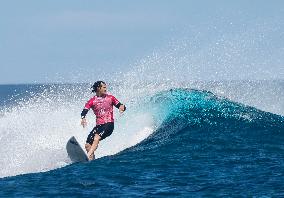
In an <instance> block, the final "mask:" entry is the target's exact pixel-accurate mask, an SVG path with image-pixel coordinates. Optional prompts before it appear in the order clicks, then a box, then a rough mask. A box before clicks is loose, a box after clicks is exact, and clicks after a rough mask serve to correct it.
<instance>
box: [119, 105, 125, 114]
mask: <svg viewBox="0 0 284 198" xmlns="http://www.w3.org/2000/svg"><path fill="white" fill-rule="evenodd" d="M124 111H125V106H124V105H120V107H119V113H123V112H124Z"/></svg>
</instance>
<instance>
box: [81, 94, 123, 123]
mask: <svg viewBox="0 0 284 198" xmlns="http://www.w3.org/2000/svg"><path fill="white" fill-rule="evenodd" d="M118 103H119V101H118V100H117V99H116V98H115V97H114V96H112V95H109V94H105V95H104V96H102V97H98V96H94V97H93V98H91V99H90V100H89V101H88V102H87V103H86V104H85V109H88V110H89V109H90V108H92V109H93V111H94V113H95V115H96V124H97V125H100V124H105V123H108V122H114V118H113V106H115V105H117V104H118Z"/></svg>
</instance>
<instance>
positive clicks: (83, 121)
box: [81, 118, 87, 128]
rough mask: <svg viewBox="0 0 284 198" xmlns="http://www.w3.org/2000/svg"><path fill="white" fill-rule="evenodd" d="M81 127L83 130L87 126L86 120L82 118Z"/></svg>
mask: <svg viewBox="0 0 284 198" xmlns="http://www.w3.org/2000/svg"><path fill="white" fill-rule="evenodd" d="M81 125H82V126H83V128H85V127H86V126H87V120H86V118H82V120H81Z"/></svg>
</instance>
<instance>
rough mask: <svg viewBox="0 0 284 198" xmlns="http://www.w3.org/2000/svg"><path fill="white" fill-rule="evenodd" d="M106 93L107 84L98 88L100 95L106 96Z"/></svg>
mask: <svg viewBox="0 0 284 198" xmlns="http://www.w3.org/2000/svg"><path fill="white" fill-rule="evenodd" d="M106 91H107V86H106V84H103V83H102V84H101V86H100V87H99V88H98V92H99V94H106Z"/></svg>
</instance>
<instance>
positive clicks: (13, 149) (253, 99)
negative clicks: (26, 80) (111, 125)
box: [0, 79, 284, 197]
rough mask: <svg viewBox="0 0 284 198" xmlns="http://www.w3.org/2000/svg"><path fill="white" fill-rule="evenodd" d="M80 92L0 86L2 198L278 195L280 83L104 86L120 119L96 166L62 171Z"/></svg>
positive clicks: (85, 87)
mask: <svg viewBox="0 0 284 198" xmlns="http://www.w3.org/2000/svg"><path fill="white" fill-rule="evenodd" d="M136 80H137V79H136ZM89 88H90V85H89V84H41V85H40V84H39V85H27V84H26V85H0V97H1V101H0V102H1V103H0V142H1V144H0V156H1V160H0V167H1V170H0V177H1V178H0V187H1V190H0V196H1V197H4V196H9V197H10V196H15V197H41V196H43V197H45V196H71V197H77V196H82V197H89V196H96V197H120V196H123V197H136V196H139V197H163V196H170V197H204V196H205V197H212V196H214V197H215V196H217V197H220V196H230V197H240V196H241V197H247V196H249V197H252V196H255V197H262V196H263V197H267V196H268V197H283V196H284V183H283V181H284V146H283V142H284V117H283V115H284V105H283V101H284V100H283V98H284V97H283V93H284V81H281V80H275V81H219V82H198V81H194V82H183V83H179V84H171V83H165V84H159V85H158V84H151V83H148V84H143V85H139V84H131V86H129V83H125V84H121V83H119V82H111V83H109V92H110V93H112V94H114V95H115V96H116V97H117V98H118V99H119V100H120V101H121V102H123V103H125V104H126V105H127V107H128V108H127V111H126V112H125V113H124V114H123V115H119V114H118V113H117V112H116V113H115V130H114V133H113V135H111V136H110V137H109V138H107V139H106V140H104V141H102V142H101V143H100V145H99V148H98V150H97V153H96V156H97V158H98V159H96V160H94V161H92V162H87V163H75V164H71V162H70V160H69V158H68V156H67V153H66V150H65V145H66V142H67V140H68V138H69V137H71V136H72V135H75V136H76V137H77V138H78V140H79V142H80V143H81V144H82V145H83V144H84V142H85V139H86V137H87V135H88V132H89V131H90V130H91V128H92V126H93V125H94V124H95V123H94V119H95V117H94V115H92V113H91V112H89V114H88V116H87V119H88V127H87V129H82V128H81V127H80V113H81V110H82V107H83V105H84V103H85V102H86V100H88V99H89V97H91V96H92V95H91V93H90V89H89Z"/></svg>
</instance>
